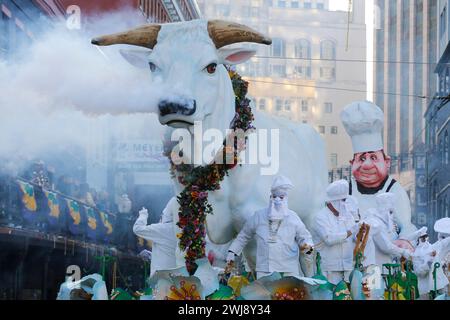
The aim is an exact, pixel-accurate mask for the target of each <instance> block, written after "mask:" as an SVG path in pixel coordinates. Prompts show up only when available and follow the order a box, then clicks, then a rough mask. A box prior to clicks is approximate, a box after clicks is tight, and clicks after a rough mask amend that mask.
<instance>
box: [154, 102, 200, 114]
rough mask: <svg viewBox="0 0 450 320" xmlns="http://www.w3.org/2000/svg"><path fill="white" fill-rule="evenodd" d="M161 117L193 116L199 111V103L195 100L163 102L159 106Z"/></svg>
mask: <svg viewBox="0 0 450 320" xmlns="http://www.w3.org/2000/svg"><path fill="white" fill-rule="evenodd" d="M158 108H159V113H160V115H161V116H167V115H174V114H179V115H183V116H191V115H193V114H194V113H195V111H196V109H197V102H196V101H195V100H193V99H183V100H182V101H169V100H163V101H161V102H160V103H159V104H158Z"/></svg>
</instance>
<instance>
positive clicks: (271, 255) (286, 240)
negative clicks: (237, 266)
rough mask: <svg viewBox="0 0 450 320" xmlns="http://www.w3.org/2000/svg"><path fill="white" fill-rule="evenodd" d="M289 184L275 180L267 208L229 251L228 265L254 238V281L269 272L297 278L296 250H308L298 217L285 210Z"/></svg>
mask: <svg viewBox="0 0 450 320" xmlns="http://www.w3.org/2000/svg"><path fill="white" fill-rule="evenodd" d="M292 187H293V185H292V183H291V181H290V180H289V179H288V178H286V177H284V176H278V177H276V178H275V179H274V181H273V184H272V187H271V193H272V196H271V200H270V203H269V206H268V207H267V208H264V209H261V210H258V211H256V212H255V213H254V214H253V216H251V217H250V218H249V219H248V220H247V222H246V223H245V225H244V227H243V228H242V230H241V232H240V233H239V234H238V236H237V238H236V239H235V240H234V241H233V243H232V244H231V246H230V248H229V252H230V254H229V255H228V257H227V260H228V261H233V260H234V256H235V255H240V254H241V253H242V250H243V249H244V247H245V246H246V244H247V243H248V242H249V241H250V240H251V239H252V238H253V237H254V236H256V243H257V249H256V271H257V277H258V278H261V277H262V276H265V275H268V274H271V273H273V272H284V273H286V274H288V275H290V276H294V277H300V263H299V254H300V250H299V247H303V246H309V247H312V245H313V242H312V238H311V234H310V233H309V231H308V230H307V229H306V227H305V225H304V224H303V222H302V221H301V220H300V218H299V217H298V215H297V214H296V213H295V212H294V211H291V210H289V208H288V199H287V191H288V190H290V189H292Z"/></svg>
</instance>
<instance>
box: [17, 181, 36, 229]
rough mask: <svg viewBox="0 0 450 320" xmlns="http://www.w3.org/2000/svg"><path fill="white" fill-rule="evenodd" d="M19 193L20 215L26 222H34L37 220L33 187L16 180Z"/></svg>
mask: <svg viewBox="0 0 450 320" xmlns="http://www.w3.org/2000/svg"><path fill="white" fill-rule="evenodd" d="M17 182H18V184H19V188H20V191H21V195H22V196H21V198H22V204H23V207H22V214H23V217H24V219H25V220H26V221H27V222H35V221H36V220H37V216H38V214H37V202H36V198H35V195H34V187H33V185H31V184H29V183H27V182H24V181H21V180H17Z"/></svg>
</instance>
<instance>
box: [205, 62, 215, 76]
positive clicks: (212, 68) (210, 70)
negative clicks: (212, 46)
mask: <svg viewBox="0 0 450 320" xmlns="http://www.w3.org/2000/svg"><path fill="white" fill-rule="evenodd" d="M205 69H206V71H207V72H208V73H209V74H214V73H216V69H217V63H211V64H209V65H208V66H207V67H206V68H205Z"/></svg>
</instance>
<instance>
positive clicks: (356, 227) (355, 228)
mask: <svg viewBox="0 0 450 320" xmlns="http://www.w3.org/2000/svg"><path fill="white" fill-rule="evenodd" d="M360 228H361V225H360V224H359V223H356V224H354V225H353V226H352V227H351V228H350V232H351V233H352V235H354V236H356V235H357V234H358V232H359V229H360Z"/></svg>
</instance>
